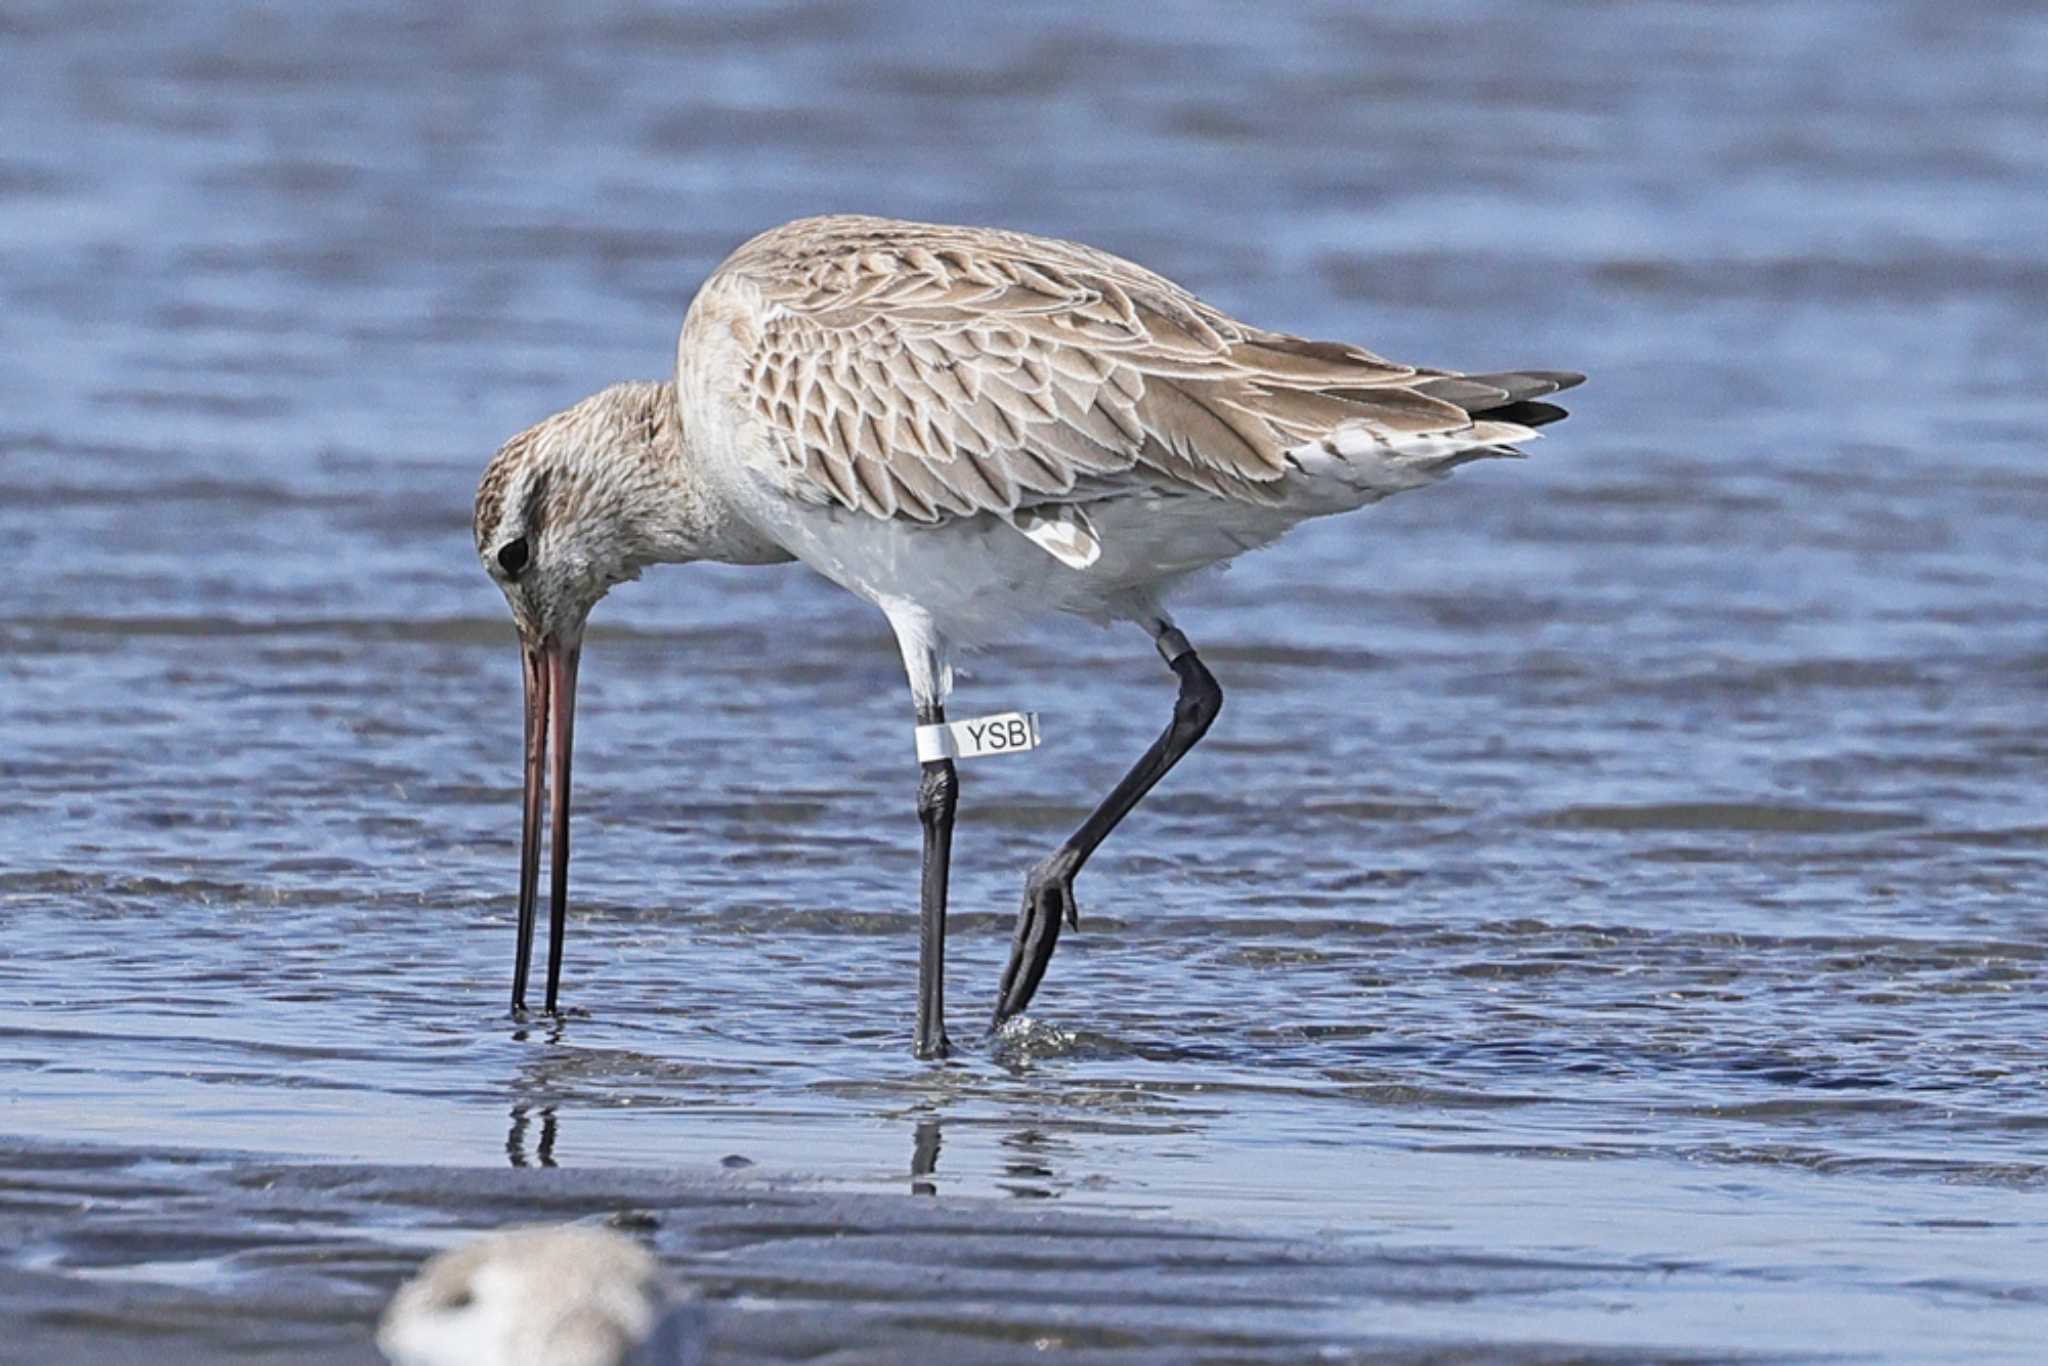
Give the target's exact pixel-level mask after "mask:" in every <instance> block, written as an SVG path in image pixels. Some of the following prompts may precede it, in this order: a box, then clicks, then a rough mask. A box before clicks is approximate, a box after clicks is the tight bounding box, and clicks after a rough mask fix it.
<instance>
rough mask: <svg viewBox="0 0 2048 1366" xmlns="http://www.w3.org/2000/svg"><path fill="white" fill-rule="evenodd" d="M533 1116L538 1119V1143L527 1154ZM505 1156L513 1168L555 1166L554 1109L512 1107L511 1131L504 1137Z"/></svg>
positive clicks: (526, 1106)
mask: <svg viewBox="0 0 2048 1366" xmlns="http://www.w3.org/2000/svg"><path fill="white" fill-rule="evenodd" d="M535 1116H538V1117H539V1119H540V1136H539V1141H538V1142H537V1143H536V1144H535V1145H534V1148H533V1151H532V1153H531V1154H530V1155H529V1153H528V1152H527V1139H528V1134H529V1133H530V1132H531V1130H532V1128H533V1121H534V1118H535ZM505 1156H506V1157H509V1158H510V1159H512V1165H513V1166H515V1167H533V1166H540V1167H552V1166H554V1165H555V1107H554V1106H552V1105H543V1106H540V1107H539V1108H537V1109H536V1108H535V1107H534V1106H531V1105H524V1104H521V1105H515V1106H513V1107H512V1131H511V1132H510V1133H508V1134H506V1135H505Z"/></svg>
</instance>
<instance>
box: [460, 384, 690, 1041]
mask: <svg viewBox="0 0 2048 1366" xmlns="http://www.w3.org/2000/svg"><path fill="white" fill-rule="evenodd" d="M681 459H682V453H681V426H680V419H679V418H678V415H677V410H676V402H675V387H674V386H673V385H669V384H648V383H641V384H618V385H614V386H612V387H611V388H609V389H606V390H604V391H603V392H602V393H598V394H593V395H592V396H591V397H589V398H587V399H585V400H583V402H581V403H579V404H577V405H576V406H575V407H573V408H569V409H566V410H564V411H562V412H559V413H556V414H555V415H554V416H553V417H550V418H548V419H547V420H546V421H544V422H541V423H539V424H537V425H535V426H532V427H529V428H527V429H526V430H525V431H523V432H521V433H520V434H519V435H517V436H515V437H513V438H512V439H511V440H510V441H507V442H506V443H505V444H504V445H503V446H502V447H500V448H499V450H498V453H497V455H496V456H494V457H493V458H492V460H491V463H490V465H489V466H488V467H487V468H486V469H485V470H484V477H483V480H482V482H481V483H480V484H479V485H478V486H477V491H476V549H477V554H478V555H479V556H481V557H482V559H483V563H484V572H486V573H487V574H489V575H490V576H491V578H492V580H493V581H495V582H496V583H497V585H498V587H499V588H500V589H502V590H503V591H504V594H505V601H506V602H507V603H509V604H510V605H511V607H512V620H513V621H514V623H515V624H516V625H517V626H518V628H519V642H520V646H521V652H522V654H523V656H524V659H525V664H526V795H525V802H524V805H523V808H522V820H521V831H520V867H519V949H518V958H517V962H516V966H515V968H514V971H513V983H512V1006H513V1009H514V1010H521V1009H523V1008H524V1007H525V1004H526V999H525V998H526V975H527V967H528V964H529V961H530V956H531V953H532V942H533V924H534V902H535V897H536V894H537V892H538V885H539V880H540V812H541V797H542V793H543V791H544V790H545V791H546V792H548V793H549V794H551V796H552V801H551V802H550V807H551V813H550V814H551V818H552V819H551V825H552V834H551V837H550V843H551V846H552V857H551V859H550V877H549V883H550V886H549V906H548V918H549V924H550V927H551V929H552V935H551V937H550V941H549V954H548V994H547V1008H548V1010H549V1011H553V1010H554V1009H555V998H556V991H557V989H558V986H559V983H560V977H561V951H562V930H563V923H564V921H565V920H566V918H567V914H568V911H567V904H568V883H569V756H570V752H571V748H572V746H573V742H574V725H575V720H576V666H577V663H578V661H579V659H580V658H581V656H582V651H583V625H584V622H585V621H586V620H588V618H589V616H590V609H591V608H592V607H595V606H596V605H597V601H598V599H599V598H602V597H603V596H604V595H605V594H606V593H608V592H609V591H611V588H612V585H614V584H618V583H624V582H625V581H626V580H628V579H634V578H638V577H639V575H640V571H641V570H642V569H644V568H645V567H646V566H647V565H649V564H651V563H653V562H655V561H657V560H664V559H680V558H687V557H688V556H687V554H686V552H685V550H684V549H679V548H678V547H679V544H683V543H681V542H679V540H678V534H677V527H676V524H675V523H676V519H677V518H678V517H679V516H682V515H685V514H686V513H687V511H688V502H689V500H688V499H686V498H678V497H677V496H676V490H677V488H678V476H677V468H678V466H679V464H680V461H681ZM551 730H552V732H553V735H554V746H553V753H552V754H550V753H549V746H548V737H549V732H550V731H551ZM543 776H545V778H546V784H545V789H544V788H543V783H542V779H543Z"/></svg>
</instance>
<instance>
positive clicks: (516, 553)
mask: <svg viewBox="0 0 2048 1366" xmlns="http://www.w3.org/2000/svg"><path fill="white" fill-rule="evenodd" d="M530 554H531V552H530V551H528V550H527V548H526V538H525V537H524V536H521V537H520V538H519V539H518V540H516V541H507V542H506V543H505V544H504V545H501V546H499V547H498V568H500V569H502V570H504V571H505V572H506V573H507V574H510V575H511V576H512V577H513V578H515V579H516V578H518V577H519V571H520V570H522V569H524V568H526V561H527V558H528V557H529V555H530Z"/></svg>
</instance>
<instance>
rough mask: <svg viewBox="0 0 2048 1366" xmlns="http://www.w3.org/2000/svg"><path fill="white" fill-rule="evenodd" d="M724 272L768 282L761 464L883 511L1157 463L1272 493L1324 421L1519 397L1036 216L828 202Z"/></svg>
mask: <svg viewBox="0 0 2048 1366" xmlns="http://www.w3.org/2000/svg"><path fill="white" fill-rule="evenodd" d="M719 276H720V277H725V279H726V281H727V282H728V283H729V282H730V281H731V280H732V279H734V278H737V279H743V280H745V281H746V282H747V283H748V285H749V286H750V291H749V293H750V297H751V298H752V299H753V300H754V302H753V303H752V305H751V307H750V308H749V309H748V310H747V312H748V314H749V317H748V319H747V325H746V326H745V327H743V328H741V329H740V330H739V334H738V335H739V340H740V345H741V350H742V352H743V354H744V355H745V358H746V360H745V374H744V387H745V395H744V397H745V401H746V402H747V403H748V404H749V406H750V407H751V409H752V411H753V413H754V415H755V416H756V417H757V418H758V419H759V420H760V422H761V423H762V425H763V427H764V428H765V430H766V431H767V432H768V434H769V441H768V442H767V443H766V444H767V450H766V451H764V452H761V453H758V454H757V455H756V456H755V457H754V458H755V459H757V460H759V461H762V462H765V463H766V464H767V466H768V468H765V469H764V470H763V473H764V474H766V475H767V476H768V477H769V478H771V479H772V480H773V481H775V483H776V484H777V485H778V486H779V487H780V488H782V489H783V490H784V491H785V492H787V493H789V494H791V495H792V496H795V497H799V498H803V499H805V500H808V501H812V502H815V503H820V504H834V503H836V504H838V505H840V506H843V507H846V508H849V509H853V510H856V511H859V512H863V513H868V514H871V515H873V516H876V517H902V518H912V519H916V520H920V521H939V520H943V519H945V518H947V517H950V516H957V515H967V514H972V513H977V512H996V513H999V514H1004V515H1007V516H1014V515H1015V514H1016V513H1017V512H1018V511H1019V509H1024V508H1030V507H1033V506H1038V505H1043V504H1048V503H1058V502H1066V501H1078V500H1083V499H1086V498H1089V497H1093V496H1099V495H1100V494H1101V493H1104V492H1108V491H1111V490H1114V489H1116V488H1119V487H1130V486H1136V485H1151V486H1154V487H1162V486H1163V487H1166V488H1172V489H1178V490H1185V491H1199V492H1201V493H1206V494H1211V495H1215V496H1217V497H1222V498H1231V499H1240V500H1244V501H1249V502H1260V503H1265V502H1273V501H1276V500H1277V499H1278V498H1279V497H1280V496H1281V486H1282V483H1283V481H1284V480H1285V478H1286V476H1287V475H1288V473H1289V472H1290V470H1292V469H1294V468H1296V465H1295V464H1294V462H1293V459H1292V457H1291V456H1290V452H1293V451H1298V450H1299V449H1300V448H1302V447H1304V445H1305V444H1306V443H1313V442H1317V441H1328V440H1330V439H1331V438H1332V435H1333V434H1334V433H1338V432H1344V433H1346V434H1347V435H1351V436H1353V437H1355V438H1357V439H1365V438H1370V439H1371V440H1377V441H1383V442H1398V441H1401V440H1403V439H1407V438H1411V437H1429V438H1437V437H1444V436H1448V435H1450V434H1455V433H1460V432H1467V431H1470V430H1471V429H1473V428H1474V426H1475V422H1474V418H1473V415H1472V405H1474V404H1475V403H1477V402H1478V400H1477V399H1475V397H1474V395H1475V394H1480V393H1481V392H1482V391H1483V393H1484V395H1485V396H1486V397H1489V398H1498V399H1499V400H1500V401H1502V402H1506V401H1508V399H1509V397H1510V394H1509V391H1508V390H1506V389H1504V388H1500V387H1498V386H1496V385H1492V384H1489V383H1487V382H1486V381H1473V382H1469V383H1468V382H1466V381H1462V380H1458V381H1456V385H1457V386H1462V387H1453V388H1451V389H1450V390H1449V391H1447V392H1446V393H1445V395H1444V396H1442V397H1439V396H1437V395H1436V394H1435V393H1433V392H1431V389H1430V386H1431V385H1433V384H1434V385H1438V386H1439V387H1441V386H1444V385H1445V384H1448V383H1450V382H1451V381H1452V380H1454V379H1455V377H1449V376H1443V375H1441V374H1440V373H1437V372H1422V371H1417V370H1415V369H1414V368H1412V367H1409V366H1405V365H1397V364H1393V363H1390V362H1388V361H1385V360H1382V359H1380V358H1379V357H1378V356H1375V355H1373V354H1372V353H1370V352H1368V351H1364V350H1361V349H1359V348H1357V347H1354V346H1346V345H1342V344H1340V343H1334V342H1316V341H1307V340H1304V339H1302V338H1299V337H1292V336H1287V335H1285V334H1282V333H1275V332H1266V331H1262V330H1259V329H1256V328H1252V327H1249V326H1247V325H1245V324H1243V323H1240V322H1237V321H1235V320H1233V319H1231V318H1229V317H1228V316H1226V315H1224V314H1223V313H1220V312H1218V311H1217V310H1215V309H1213V308H1210V307H1209V306H1208V305H1206V304H1204V303H1202V302H1201V301H1200V300H1198V299H1196V298H1195V297H1194V296H1193V295H1191V294H1189V293H1188V292H1187V291H1186V290H1183V289H1181V288H1180V287H1179V286H1177V285H1175V284H1173V283H1172V282H1170V281H1168V280H1165V279H1163V278H1161V277H1160V276H1158V275H1155V274H1153V273H1152V272H1151V271H1148V270H1146V269H1144V268H1143V267H1141V266H1138V265H1135V264H1133V263H1131V262H1129V261H1125V260H1123V259H1121V258H1119V257H1115V256H1111V255H1109V254H1108V253H1106V252H1100V251H1096V250H1094V249H1092V248H1089V247H1084V246H1081V245H1079V244H1077V243H1072V242H1062V241H1056V240H1053V239H1049V238H1040V237H1032V236H1028V235H1026V234H1023V233H1010V232H1001V231H996V230H992V229H974V228H950V227H941V226H938V225H929V224H917V223H903V222H897V221H894V220H887V219H874V218H857V217H845V216H842V217H833V218H823V219H807V220H800V221H798V222H796V223H792V224H788V225H786V226H784V227H781V228H777V229H775V230H773V231H771V232H769V233H766V234H763V235H762V236H761V237H758V238H755V239H754V240H753V241H752V242H749V243H747V244H746V245H745V246H743V247H741V248H740V249H739V250H738V251H737V252H735V253H734V254H733V256H732V258H731V259H729V260H728V261H727V262H726V264H725V265H724V266H723V267H721V269H720V272H719ZM717 282H718V281H717V280H716V279H715V280H714V283H717ZM1474 435H1475V437H1476V436H1477V435H1479V434H1478V433H1475V434H1474ZM1441 444H1442V443H1441V442H1435V441H1432V445H1433V446H1440V445H1441ZM1467 444H1468V445H1471V446H1478V445H1482V444H1485V443H1484V442H1483V441H1481V440H1478V439H1473V440H1471V441H1469V442H1468V443H1467ZM1333 449H1334V448H1333Z"/></svg>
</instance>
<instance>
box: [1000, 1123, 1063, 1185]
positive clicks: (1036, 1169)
mask: <svg viewBox="0 0 2048 1366" xmlns="http://www.w3.org/2000/svg"><path fill="white" fill-rule="evenodd" d="M1000 1142H1001V1143H1002V1145H1003V1147H1004V1149H1005V1150H1006V1151H1007V1152H1008V1153H1009V1154H1010V1156H1009V1158H1008V1160H1007V1161H1005V1162H1004V1163H1003V1175H1005V1176H1012V1177H1021V1178H1023V1179H1024V1180H1025V1181H1026V1182H1029V1183H1030V1184H1024V1185H1020V1184H1016V1183H1014V1182H1010V1181H1004V1182H1002V1183H1000V1184H1001V1185H1002V1188H1003V1189H1004V1190H1006V1191H1008V1192H1009V1193H1010V1194H1012V1195H1014V1196H1017V1197H1018V1198H1020V1199H1024V1200H1050V1199H1052V1198H1053V1196H1054V1194H1055V1192H1054V1191H1053V1190H1052V1189H1051V1188H1050V1187H1048V1186H1044V1185H1040V1184H1038V1183H1039V1182H1045V1181H1052V1180H1054V1179H1056V1173H1055V1172H1054V1171H1053V1169H1052V1167H1051V1165H1050V1162H1049V1159H1050V1157H1051V1152H1050V1149H1051V1148H1052V1146H1053V1145H1052V1144H1051V1142H1050V1141H1049V1140H1047V1138H1046V1136H1045V1135H1044V1134H1043V1133H1042V1132H1040V1131H1039V1130H1037V1129H1018V1130H1015V1131H1014V1132H1011V1133H1007V1134H1004V1135H1003V1136H1002V1138H1001V1140H1000Z"/></svg>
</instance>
